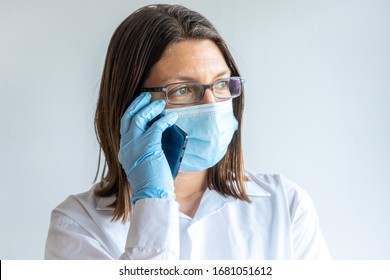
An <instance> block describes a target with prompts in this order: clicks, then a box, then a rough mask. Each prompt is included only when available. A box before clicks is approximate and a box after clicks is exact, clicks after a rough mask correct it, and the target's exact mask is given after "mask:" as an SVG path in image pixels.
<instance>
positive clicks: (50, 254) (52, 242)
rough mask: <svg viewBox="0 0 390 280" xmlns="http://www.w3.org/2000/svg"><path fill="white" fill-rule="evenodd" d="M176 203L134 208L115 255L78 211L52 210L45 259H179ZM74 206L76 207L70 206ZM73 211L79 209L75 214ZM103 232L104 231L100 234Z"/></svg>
mask: <svg viewBox="0 0 390 280" xmlns="http://www.w3.org/2000/svg"><path fill="white" fill-rule="evenodd" d="M178 205H179V204H178V203H177V202H176V201H171V200H164V199H142V200H139V201H138V202H137V203H136V205H135V207H134V208H133V216H132V219H131V222H130V227H129V231H128V236H127V241H126V244H123V245H125V246H124V248H123V251H122V252H116V253H115V252H114V251H112V248H109V247H110V243H112V242H115V241H116V240H113V238H115V234H108V233H107V232H104V229H102V228H101V226H102V225H101V224H97V223H96V222H95V221H94V220H93V219H92V218H91V217H90V216H88V215H87V214H86V213H84V212H82V210H81V209H72V211H71V212H66V211H64V209H63V208H61V209H60V210H58V208H57V209H56V210H54V211H53V213H52V218H51V223H50V227H49V233H48V236H47V240H46V248H45V256H44V258H45V259H58V260H82V259H95V260H109V259H116V258H118V256H119V259H137V260H146V259H179V252H180V249H179V248H180V245H179V242H180V238H179V214H178V211H179V210H178V208H179V206H178ZM73 206H75V205H73ZM75 210H80V212H77V211H75ZM102 230H103V231H102Z"/></svg>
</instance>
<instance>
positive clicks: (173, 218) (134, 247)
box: [121, 199, 180, 260]
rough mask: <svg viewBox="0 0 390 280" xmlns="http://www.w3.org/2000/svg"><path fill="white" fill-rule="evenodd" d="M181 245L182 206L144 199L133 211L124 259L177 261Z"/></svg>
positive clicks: (164, 201) (175, 203) (173, 202)
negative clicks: (180, 217)
mask: <svg viewBox="0 0 390 280" xmlns="http://www.w3.org/2000/svg"><path fill="white" fill-rule="evenodd" d="M179 242H180V237H179V204H178V203H177V202H176V201H172V200H165V199H141V200H138V201H137V203H136V204H135V207H134V209H133V216H132V220H131V223H130V228H129V234H128V237H127V242H126V248H125V253H124V254H123V255H122V256H121V259H134V260H146V259H148V260H161V259H166V260H168V259H169V260H175V259H176V260H178V259H179V254H180V244H179Z"/></svg>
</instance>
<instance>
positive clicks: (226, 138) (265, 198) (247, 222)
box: [45, 5, 329, 259]
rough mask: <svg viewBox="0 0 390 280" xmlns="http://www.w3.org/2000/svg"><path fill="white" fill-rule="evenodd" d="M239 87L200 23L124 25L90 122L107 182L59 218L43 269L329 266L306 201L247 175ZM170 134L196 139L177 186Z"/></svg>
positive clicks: (166, 13)
mask: <svg viewBox="0 0 390 280" xmlns="http://www.w3.org/2000/svg"><path fill="white" fill-rule="evenodd" d="M242 83H243V79H242V78H240V74H239V71H238V69H237V66H236V64H235V62H234V59H233V57H232V55H231V54H230V52H229V50H228V48H227V46H226V44H225V42H224V41H223V39H222V38H221V36H220V35H219V34H218V32H217V31H216V30H215V28H214V27H213V26H212V25H211V23H210V22H209V21H208V20H207V19H205V18H204V17H203V16H202V15H200V14H198V13H196V12H194V11H191V10H188V9H187V8H184V7H182V6H177V5H172V6H171V5H151V6H146V7H144V8H141V9H139V10H138V11H136V12H134V13H133V14H132V15H130V16H129V17H128V18H127V19H126V20H125V21H124V22H122V24H121V25H120V26H119V27H118V28H117V30H116V31H115V33H114V35H113V37H112V39H111V42H110V45H109V48H108V53H107V57H106V62H105V67H104V71H103V77H102V81H101V87H100V95H99V100H98V105H97V110H96V117H95V126H96V132H97V136H98V140H99V143H100V147H101V150H103V152H104V156H105V160H106V164H105V168H104V170H103V174H102V178H101V181H100V182H99V183H97V184H95V185H94V186H93V188H92V189H91V190H90V191H88V192H86V193H83V194H79V195H74V196H70V197H69V198H68V199H66V200H65V201H64V202H63V203H62V204H60V205H59V206H58V207H57V208H56V209H55V210H54V211H53V213H52V219H51V225H50V229H49V234H48V238H47V244H46V251H45V258H48V259H319V258H329V252H328V249H327V247H326V244H325V242H324V239H323V236H322V233H321V231H320V229H319V226H318V222H317V215H316V212H315V210H314V206H313V204H312V201H311V199H310V198H309V197H308V195H307V194H306V193H305V192H304V191H303V190H302V189H301V188H300V187H298V186H297V185H295V184H294V183H292V182H290V181H288V180H287V179H285V178H283V177H281V176H269V175H253V174H252V173H250V172H248V171H247V172H246V171H245V170H244V165H243V159H242V150H241V119H242V114H243V105H244V92H243V89H242ZM158 116H162V117H161V118H159V119H158V120H156V121H155V122H154V123H153V124H150V121H152V120H155V118H156V117H158ZM174 124H176V125H177V126H178V127H180V128H181V129H183V130H184V131H185V132H186V133H187V134H188V139H189V140H188V144H187V148H186V149H185V153H184V157H183V160H182V165H181V166H180V170H179V173H178V175H177V177H176V178H175V179H173V176H172V173H171V170H170V167H169V164H168V162H167V160H166V157H165V154H164V152H163V150H162V146H161V141H162V140H161V139H162V133H163V131H165V129H167V128H168V127H170V126H172V125H174Z"/></svg>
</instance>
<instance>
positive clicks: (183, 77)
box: [161, 69, 231, 85]
mask: <svg viewBox="0 0 390 280" xmlns="http://www.w3.org/2000/svg"><path fill="white" fill-rule="evenodd" d="M225 75H229V76H230V75H231V71H230V69H228V70H223V71H221V72H219V73H218V74H217V75H215V76H214V79H213V80H216V79H217V78H218V77H221V76H225ZM193 81H195V80H194V77H192V76H187V75H180V74H178V75H177V76H173V77H169V78H167V79H165V80H163V81H161V84H164V85H166V84H171V83H180V82H193Z"/></svg>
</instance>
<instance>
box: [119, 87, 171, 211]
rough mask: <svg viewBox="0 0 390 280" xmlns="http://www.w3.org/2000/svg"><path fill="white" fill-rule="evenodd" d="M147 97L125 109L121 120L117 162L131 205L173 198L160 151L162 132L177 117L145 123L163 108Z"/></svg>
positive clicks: (146, 95)
mask: <svg viewBox="0 0 390 280" xmlns="http://www.w3.org/2000/svg"><path fill="white" fill-rule="evenodd" d="M150 99H151V94H150V93H149V92H145V93H142V94H141V95H140V96H138V97H137V98H136V99H135V100H134V101H133V102H132V103H131V104H130V106H129V108H127V110H126V112H125V114H124V115H123V117H122V119H121V128H120V134H121V139H120V147H119V155H118V157H119V162H120V163H121V165H122V167H123V169H124V170H125V172H126V175H127V180H128V181H129V183H130V186H131V188H132V189H133V192H134V196H133V200H132V203H133V204H135V203H136V201H137V200H138V199H142V198H162V199H175V193H174V185H173V178H172V174H171V170H170V168H169V164H168V161H167V160H166V158H165V155H164V152H163V150H162V148H161V138H162V133H163V132H164V130H165V129H166V128H168V127H169V126H171V125H173V124H174V123H175V122H176V120H177V114H176V113H174V114H167V115H165V116H163V117H161V118H160V119H159V120H157V121H156V122H154V123H153V124H152V125H151V126H150V127H149V128H147V123H148V122H149V121H151V120H152V119H154V118H155V117H156V116H157V115H159V114H160V113H161V112H162V111H163V110H164V107H165V101H164V100H156V101H154V102H152V103H150Z"/></svg>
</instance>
